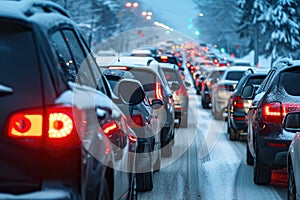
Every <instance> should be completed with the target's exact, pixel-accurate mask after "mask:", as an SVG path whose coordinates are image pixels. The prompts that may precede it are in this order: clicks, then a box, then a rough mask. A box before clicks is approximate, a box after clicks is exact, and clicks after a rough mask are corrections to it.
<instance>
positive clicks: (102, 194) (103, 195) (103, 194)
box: [88, 178, 111, 200]
mask: <svg viewBox="0 0 300 200" xmlns="http://www.w3.org/2000/svg"><path fill="white" fill-rule="evenodd" d="M89 198H90V197H88V199H89ZM97 199H98V200H102V199H111V197H110V194H109V188H108V181H107V179H106V178H105V180H104V181H103V184H102V185H101V186H100V191H99V194H98V198H97Z"/></svg>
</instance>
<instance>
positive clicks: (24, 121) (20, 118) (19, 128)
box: [8, 113, 43, 137]
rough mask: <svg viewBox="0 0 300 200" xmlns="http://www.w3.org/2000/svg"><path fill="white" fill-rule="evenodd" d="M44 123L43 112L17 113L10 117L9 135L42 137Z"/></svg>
mask: <svg viewBox="0 0 300 200" xmlns="http://www.w3.org/2000/svg"><path fill="white" fill-rule="evenodd" d="M42 124H43V117H42V115H41V114H25V113H20V114H16V115H14V116H13V117H12V118H11V119H10V122H9V128H8V135H9V136H10V137H40V136H42V129H43V126H42Z"/></svg>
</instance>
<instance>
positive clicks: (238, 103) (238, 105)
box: [233, 96, 244, 108]
mask: <svg viewBox="0 0 300 200" xmlns="http://www.w3.org/2000/svg"><path fill="white" fill-rule="evenodd" d="M233 105H234V107H236V108H244V99H242V98H241V97H240V96H235V97H234V99H233Z"/></svg>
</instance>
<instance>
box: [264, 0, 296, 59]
mask: <svg viewBox="0 0 300 200" xmlns="http://www.w3.org/2000/svg"><path fill="white" fill-rule="evenodd" d="M297 1H298V0H274V1H271V2H272V4H270V7H269V8H268V10H267V12H266V16H265V20H266V28H267V29H269V30H272V31H271V33H270V38H269V41H268V42H267V43H266V48H265V50H266V52H265V55H266V56H270V55H271V56H272V60H274V61H275V60H276V59H277V58H278V57H293V55H294V52H295V51H296V50H297V49H298V48H299V46H300V26H299V23H300V21H299V16H297V15H298V14H297V6H299V3H298V2H297Z"/></svg>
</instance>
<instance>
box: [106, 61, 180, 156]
mask: <svg viewBox="0 0 300 200" xmlns="http://www.w3.org/2000/svg"><path fill="white" fill-rule="evenodd" d="M100 67H108V68H109V69H119V70H125V71H130V72H131V73H132V74H133V75H134V76H135V77H136V78H137V80H138V81H140V82H141V83H142V85H143V87H144V90H145V92H146V94H147V96H148V97H149V99H150V102H151V104H153V102H155V101H157V100H162V101H163V107H162V108H160V109H156V110H155V111H156V113H157V116H158V118H159V122H160V124H159V127H160V136H161V138H160V139H161V148H163V149H162V156H164V157H170V156H171V155H172V145H168V144H169V143H170V142H172V144H173V143H174V142H173V141H174V137H175V131H174V126H175V108H174V100H173V95H172V91H171V88H169V86H168V82H167V80H166V78H165V75H164V73H163V71H162V69H161V67H160V66H159V63H158V62H157V61H155V59H154V58H152V57H134V56H124V57H120V59H119V62H115V63H114V64H113V65H109V66H100ZM172 85H173V87H174V88H172V89H176V88H179V85H178V84H176V83H173V84H172ZM177 123H178V122H177ZM164 147H165V148H164Z"/></svg>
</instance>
